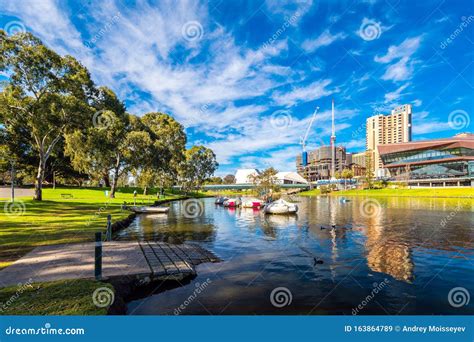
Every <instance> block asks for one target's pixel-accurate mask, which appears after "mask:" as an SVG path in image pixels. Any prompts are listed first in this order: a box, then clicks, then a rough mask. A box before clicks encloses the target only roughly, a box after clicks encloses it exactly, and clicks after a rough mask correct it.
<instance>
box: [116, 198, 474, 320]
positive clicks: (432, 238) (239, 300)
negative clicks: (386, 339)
mask: <svg viewBox="0 0 474 342" xmlns="http://www.w3.org/2000/svg"><path fill="white" fill-rule="evenodd" d="M363 201H364V198H353V199H352V200H351V201H349V202H343V201H340V200H339V199H338V198H336V197H318V198H300V199H299V203H298V206H299V212H298V215H293V216H268V215H263V214H262V213H261V212H260V211H256V210H253V209H245V208H242V209H241V208H236V209H228V208H223V207H221V206H215V205H214V203H213V200H212V199H206V200H202V205H203V210H202V215H200V216H198V217H193V218H189V217H185V215H183V207H182V204H180V203H173V204H172V205H171V210H170V213H169V215H168V216H165V217H162V216H153V217H149V216H140V217H139V219H137V220H136V222H135V224H133V225H132V226H131V227H129V228H128V229H127V230H125V231H123V232H121V233H120V236H119V238H121V239H130V238H138V239H151V240H159V241H166V242H173V243H182V242H184V241H196V242H199V243H201V244H202V245H203V246H204V247H206V248H208V249H210V250H212V251H214V252H215V253H216V254H217V255H219V256H220V257H221V258H222V259H223V260H224V262H223V263H220V264H215V265H207V264H204V265H201V266H200V268H199V270H198V277H197V278H196V279H195V280H194V282H197V283H199V282H202V281H203V279H204V280H205V279H207V277H209V278H210V279H213V283H212V284H213V285H212V290H209V291H208V292H206V293H203V294H202V295H200V298H199V302H200V303H201V304H202V305H204V306H205V307H206V310H204V309H203V307H202V306H201V305H196V306H193V305H190V307H189V308H188V309H187V311H186V313H188V314H207V313H208V312H212V313H213V314H253V313H255V314H308V313H311V314H351V310H352V308H353V307H356V306H357V305H358V304H359V303H360V302H361V301H362V300H363V299H364V298H365V297H366V296H367V295H368V294H369V293H370V291H371V290H372V288H373V284H374V283H375V282H379V283H380V282H381V281H384V279H385V278H387V279H389V280H390V283H389V284H390V285H389V286H387V288H385V289H384V290H383V291H382V292H381V293H380V294H378V297H377V303H371V304H368V305H367V307H366V308H364V311H363V312H362V314H385V313H386V312H390V313H392V314H395V313H399V312H400V313H402V314H450V313H452V314H468V313H472V312H474V310H473V307H472V303H471V304H469V305H467V306H465V307H462V308H457V309H455V308H453V307H451V306H449V304H448V303H447V300H446V296H447V293H448V292H449V290H450V289H451V288H453V287H455V286H462V287H464V288H467V289H469V290H470V292H471V293H474V280H473V279H472V277H471V276H470V275H471V273H472V262H473V261H474V257H473V243H472V240H473V238H474V229H473V226H474V224H473V223H474V217H473V212H472V210H473V209H474V204H473V203H472V202H474V201H472V200H469V201H466V200H454V201H453V200H452V199H450V200H439V199H425V200H423V199H410V198H381V199H376V201H377V202H378V203H379V210H377V211H376V212H375V213H372V214H367V212H365V211H364V210H361V206H362V205H363ZM447 217H449V219H446V218H447ZM332 226H334V228H333V227H332ZM314 260H321V263H320V264H315V262H314ZM277 286H285V287H287V288H289V289H291V291H292V293H293V303H292V305H290V306H289V307H285V308H281V309H280V308H278V309H277V308H275V307H273V306H272V305H271V304H270V302H269V298H268V296H269V293H271V291H272V290H273V289H274V288H275V287H277ZM192 288H193V285H192V284H191V285H189V286H184V287H182V288H179V289H174V290H172V291H168V292H165V293H160V294H159V295H156V296H151V297H150V298H147V299H146V300H139V301H135V302H132V303H130V306H129V309H130V310H129V313H131V314H172V312H173V309H174V306H173V305H179V304H180V301H183V300H184V299H185V298H186V297H187V296H189V289H191V290H192ZM224 307H225V308H226V309H225V310H224V311H223V312H221V310H222V308H224ZM218 308H220V309H218Z"/></svg>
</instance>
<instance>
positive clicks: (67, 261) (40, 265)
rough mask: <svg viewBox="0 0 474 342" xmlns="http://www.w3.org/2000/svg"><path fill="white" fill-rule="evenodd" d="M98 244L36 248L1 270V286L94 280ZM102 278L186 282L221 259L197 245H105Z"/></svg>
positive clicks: (131, 243) (119, 242) (152, 243)
mask: <svg viewBox="0 0 474 342" xmlns="http://www.w3.org/2000/svg"><path fill="white" fill-rule="evenodd" d="M94 249H95V243H94V242H92V243H91V242H89V243H80V244H65V245H64V244H63V245H52V246H41V247H37V248H35V249H34V250H33V251H31V252H30V253H28V254H26V255H25V256H24V257H22V258H21V259H19V260H17V261H15V262H14V263H13V264H12V265H10V266H9V267H7V268H5V269H3V270H2V271H0V287H5V286H11V285H17V284H24V283H27V282H46V281H55V280H64V279H81V278H82V279H88V278H94V258H95V257H94ZM102 253H103V256H102V277H103V278H104V279H108V278H114V277H123V276H132V277H136V278H137V279H151V280H163V279H169V278H175V279H182V278H184V277H186V276H188V275H191V274H196V270H195V268H194V267H195V266H196V265H198V264H201V263H204V262H219V261H220V260H219V258H218V257H216V256H215V255H214V254H212V253H211V252H209V251H207V250H205V249H204V248H202V247H200V246H198V245H194V244H182V245H172V244H167V243H164V242H152V241H143V242H137V241H113V242H104V243H103V252H102Z"/></svg>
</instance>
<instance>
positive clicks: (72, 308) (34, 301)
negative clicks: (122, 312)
mask: <svg viewBox="0 0 474 342" xmlns="http://www.w3.org/2000/svg"><path fill="white" fill-rule="evenodd" d="M101 287H107V288H110V289H111V290H112V291H113V287H112V286H111V285H110V284H105V283H101V282H97V281H94V280H83V279H81V280H62V281H55V282H48V283H33V284H23V285H19V286H11V287H6V288H3V289H0V315H105V314H107V307H105V308H100V307H97V306H96V305H95V304H94V302H93V300H92V297H93V293H94V291H95V290H96V289H98V288H101Z"/></svg>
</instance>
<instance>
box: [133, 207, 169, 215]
mask: <svg viewBox="0 0 474 342" xmlns="http://www.w3.org/2000/svg"><path fill="white" fill-rule="evenodd" d="M129 209H130V210H131V211H133V212H134V213H137V214H161V213H167V212H168V211H169V210H170V208H169V207H145V206H141V207H129Z"/></svg>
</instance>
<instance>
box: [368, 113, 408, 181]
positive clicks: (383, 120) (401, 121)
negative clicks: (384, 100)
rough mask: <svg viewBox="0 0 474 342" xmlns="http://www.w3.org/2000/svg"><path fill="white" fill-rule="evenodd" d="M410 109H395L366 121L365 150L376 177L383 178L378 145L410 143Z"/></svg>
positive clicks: (383, 172) (383, 173) (383, 171)
mask: <svg viewBox="0 0 474 342" xmlns="http://www.w3.org/2000/svg"><path fill="white" fill-rule="evenodd" d="M411 137H412V108H411V105H410V104H406V105H402V106H399V107H396V108H395V109H393V110H392V112H391V114H390V115H383V114H379V115H375V116H371V117H370V118H368V119H367V121H366V149H367V151H369V152H370V153H371V156H370V159H371V168H372V171H373V172H374V175H375V176H376V177H383V176H385V175H386V174H385V170H384V168H383V164H382V159H381V158H380V154H379V151H378V148H377V147H378V146H379V145H387V144H399V143H406V142H410V141H411Z"/></svg>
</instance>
